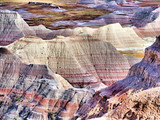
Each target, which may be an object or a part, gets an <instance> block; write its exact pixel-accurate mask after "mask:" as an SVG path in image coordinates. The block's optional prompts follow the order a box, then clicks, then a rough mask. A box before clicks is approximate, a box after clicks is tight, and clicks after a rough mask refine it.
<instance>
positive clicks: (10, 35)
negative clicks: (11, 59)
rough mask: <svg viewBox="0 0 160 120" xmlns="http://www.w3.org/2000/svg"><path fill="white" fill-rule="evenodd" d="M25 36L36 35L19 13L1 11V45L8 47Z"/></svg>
mask: <svg viewBox="0 0 160 120" xmlns="http://www.w3.org/2000/svg"><path fill="white" fill-rule="evenodd" d="M25 35H32V36H35V35H36V34H35V32H34V31H33V30H32V29H31V28H30V27H29V26H28V24H27V23H26V22H25V21H24V20H23V19H22V18H21V16H20V15H19V14H18V13H17V12H14V11H9V10H0V36H1V37H0V45H8V44H10V43H12V42H14V41H15V40H17V39H19V38H21V37H23V36H25Z"/></svg>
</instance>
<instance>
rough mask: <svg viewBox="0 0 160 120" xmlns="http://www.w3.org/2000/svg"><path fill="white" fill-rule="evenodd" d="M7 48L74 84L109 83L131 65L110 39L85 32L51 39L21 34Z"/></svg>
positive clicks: (122, 74) (120, 77) (126, 71)
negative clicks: (21, 35) (102, 39)
mask: <svg viewBox="0 0 160 120" xmlns="http://www.w3.org/2000/svg"><path fill="white" fill-rule="evenodd" d="M7 48H8V49H9V50H11V51H12V52H13V53H16V54H18V55H19V56H20V57H21V58H23V60H24V61H26V62H28V63H38V64H46V65H47V66H49V67H50V68H51V70H52V71H54V72H55V73H57V74H60V75H61V76H62V77H63V78H65V79H66V80H67V81H69V83H70V84H72V85H73V86H75V87H85V86H91V87H102V86H104V85H103V84H102V83H104V84H106V85H111V84H112V83H114V82H116V81H117V80H120V79H123V78H125V77H126V75H127V73H128V69H129V67H130V64H129V62H128V59H127V58H126V57H124V56H123V55H122V54H120V53H119V52H118V51H117V50H116V49H115V48H114V47H113V46H112V45H111V44H110V43H108V42H106V41H101V40H98V39H95V38H93V37H91V36H88V35H86V36H84V35H83V36H71V37H62V36H59V37H57V38H55V39H53V40H42V39H40V38H35V37H28V38H27V37H24V38H21V39H20V40H17V41H15V42H14V43H12V44H10V45H9V46H7Z"/></svg>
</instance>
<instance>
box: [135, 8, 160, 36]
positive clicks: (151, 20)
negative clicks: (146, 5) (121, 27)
mask: <svg viewBox="0 0 160 120" xmlns="http://www.w3.org/2000/svg"><path fill="white" fill-rule="evenodd" d="M144 13H145V11H144ZM159 14H160V8H157V9H155V10H152V11H150V14H146V17H144V18H143V19H142V20H140V21H138V22H139V24H143V23H144V24H145V26H142V27H138V28H134V30H135V31H136V33H137V34H138V35H139V36H140V37H143V38H144V37H155V36H158V35H159V34H160V29H159V28H160V26H159V23H160V15H159ZM138 22H137V23H138ZM146 23H147V24H146Z"/></svg>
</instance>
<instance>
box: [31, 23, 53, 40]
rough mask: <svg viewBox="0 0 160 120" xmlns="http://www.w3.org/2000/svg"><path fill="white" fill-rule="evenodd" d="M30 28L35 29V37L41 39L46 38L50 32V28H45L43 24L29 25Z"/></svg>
mask: <svg viewBox="0 0 160 120" xmlns="http://www.w3.org/2000/svg"><path fill="white" fill-rule="evenodd" d="M30 28H31V29H32V30H33V31H35V33H36V36H37V37H40V38H42V39H46V37H47V35H48V34H49V33H51V32H52V30H50V29H47V28H46V27H45V26H44V25H38V26H30Z"/></svg>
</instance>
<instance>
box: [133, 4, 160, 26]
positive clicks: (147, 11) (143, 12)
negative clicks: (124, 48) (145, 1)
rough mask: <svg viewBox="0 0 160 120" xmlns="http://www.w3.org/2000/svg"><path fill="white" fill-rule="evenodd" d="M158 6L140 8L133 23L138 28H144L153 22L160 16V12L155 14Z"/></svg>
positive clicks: (134, 16)
mask: <svg viewBox="0 0 160 120" xmlns="http://www.w3.org/2000/svg"><path fill="white" fill-rule="evenodd" d="M157 8H158V6H154V7H144V8H139V9H138V10H137V12H136V13H135V14H134V15H133V18H132V19H131V21H132V22H133V25H134V26H136V27H144V26H145V25H146V24H148V23H150V22H153V21H154V20H155V19H157V17H158V16H159V13H158V12H155V11H154V10H156V9H157Z"/></svg>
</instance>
